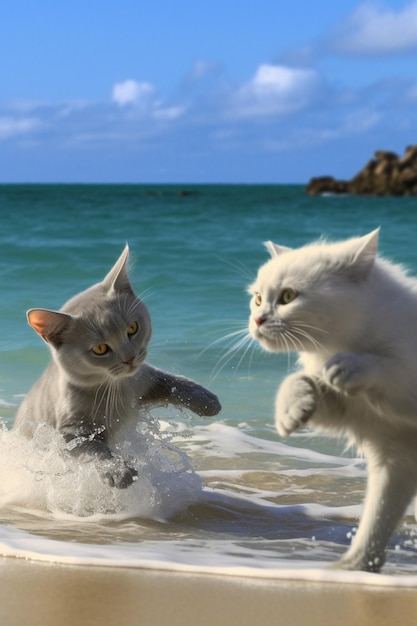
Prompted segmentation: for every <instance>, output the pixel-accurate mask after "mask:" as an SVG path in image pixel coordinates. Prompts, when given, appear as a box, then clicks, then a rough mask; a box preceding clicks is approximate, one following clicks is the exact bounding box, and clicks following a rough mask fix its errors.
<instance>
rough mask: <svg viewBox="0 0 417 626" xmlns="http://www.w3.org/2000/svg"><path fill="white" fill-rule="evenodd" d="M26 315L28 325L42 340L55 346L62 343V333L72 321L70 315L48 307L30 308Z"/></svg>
mask: <svg viewBox="0 0 417 626" xmlns="http://www.w3.org/2000/svg"><path fill="white" fill-rule="evenodd" d="M26 315H27V319H28V322H29V324H30V326H32V328H33V329H34V330H35V331H36V332H37V333H38V335H40V336H41V337H42V339H43V340H44V341H46V342H47V343H51V344H52V345H54V346H55V347H59V346H60V345H62V343H63V339H62V335H63V332H64V331H65V330H66V329H67V328H68V326H69V325H70V323H71V321H72V317H71V315H67V314H66V313H59V311H49V310H48V309H30V311H28V312H27V314H26Z"/></svg>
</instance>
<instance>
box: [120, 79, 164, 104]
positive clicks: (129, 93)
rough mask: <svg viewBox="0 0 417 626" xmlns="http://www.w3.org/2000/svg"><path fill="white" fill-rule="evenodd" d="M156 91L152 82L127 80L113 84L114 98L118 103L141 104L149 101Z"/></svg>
mask: <svg viewBox="0 0 417 626" xmlns="http://www.w3.org/2000/svg"><path fill="white" fill-rule="evenodd" d="M154 93H155V89H154V87H153V85H151V84H150V83H138V82H136V81H135V80H125V81H124V82H123V83H116V84H115V85H114V86H113V91H112V100H113V102H115V103H116V104H119V105H121V106H125V105H127V104H139V103H142V104H143V103H146V102H148V101H149V100H150V99H151V98H152V96H153V95H154Z"/></svg>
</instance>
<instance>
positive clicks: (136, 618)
mask: <svg viewBox="0 0 417 626" xmlns="http://www.w3.org/2000/svg"><path fill="white" fill-rule="evenodd" d="M0 578H1V582H0V623H1V625H2V626H26V625H28V626H29V625H30V626H38V625H39V626H74V624H76V625H77V626H106V625H110V624H111V625H113V624H114V625H116V624H117V625H118V626H133V625H138V624H140V626H148V625H149V626H165V625H167V626H168V625H169V626H185V625H186V624H190V625H191V624H196V625H198V626H219V624H224V625H225V626H226V625H230V626H233V625H235V624H239V626H246V625H247V626H249V625H251V626H252V625H260V624H262V626H269V625H271V626H272V625H275V626H276V625H277V624H285V626H302V625H304V624H309V626H316V625H317V626H318V625H319V624H320V625H323V624H326V625H327V624H329V625H330V624H337V625H338V626H345V625H346V626H348V625H349V626H352V625H353V624H357V625H358V626H360V625H361V624H366V626H374V625H375V626H385V625H387V626H388V625H391V624H396V625H397V624H401V626H412V625H413V626H414V625H415V623H416V616H417V590H416V589H398V588H386V587H384V588H378V587H377V588H375V587H367V586H364V585H349V584H340V583H310V582H292V581H282V580H281V581H274V580H257V579H248V578H238V577H228V576H213V575H195V574H186V573H177V572H168V571H163V572H162V571H161V572H159V571H149V570H141V569H122V568H105V567H95V566H75V565H60V564H55V563H37V562H33V561H27V560H23V559H16V558H9V557H3V558H2V559H1V561H0Z"/></svg>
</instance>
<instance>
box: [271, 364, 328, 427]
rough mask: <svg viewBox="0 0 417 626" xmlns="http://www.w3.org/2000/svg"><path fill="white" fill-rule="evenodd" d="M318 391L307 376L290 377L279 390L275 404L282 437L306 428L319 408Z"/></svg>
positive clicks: (277, 424) (276, 424)
mask: <svg viewBox="0 0 417 626" xmlns="http://www.w3.org/2000/svg"><path fill="white" fill-rule="evenodd" d="M317 397H318V396H317V389H316V385H315V384H314V381H313V380H311V378H308V377H307V376H300V375H299V374H294V375H292V376H288V378H286V379H285V380H284V382H283V383H282V385H281V387H280V388H279V390H278V394H277V398H276V403H275V426H276V429H277V431H278V433H279V435H281V437H287V436H288V435H290V434H291V433H292V432H293V431H294V430H296V429H297V428H300V426H304V425H305V424H306V423H307V422H308V420H309V419H310V418H311V417H312V416H313V415H314V413H315V411H316V408H317Z"/></svg>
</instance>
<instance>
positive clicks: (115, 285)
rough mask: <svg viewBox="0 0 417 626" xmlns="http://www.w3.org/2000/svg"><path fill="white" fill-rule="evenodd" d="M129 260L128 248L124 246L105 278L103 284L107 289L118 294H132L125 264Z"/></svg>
mask: <svg viewBox="0 0 417 626" xmlns="http://www.w3.org/2000/svg"><path fill="white" fill-rule="evenodd" d="M128 260H129V246H128V245H127V244H126V246H125V248H124V250H123V252H122V254H121V255H120V256H119V258H118V259H117V261H116V263H115V264H114V265H113V267H112V268H111V270H110V272H109V273H108V274H107V276H106V277H105V279H104V281H103V283H104V284H105V285H106V286H107V288H108V289H109V290H110V289H113V290H114V291H118V292H128V293H132V287H131V286H130V282H129V278H128V275H127V262H128Z"/></svg>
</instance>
